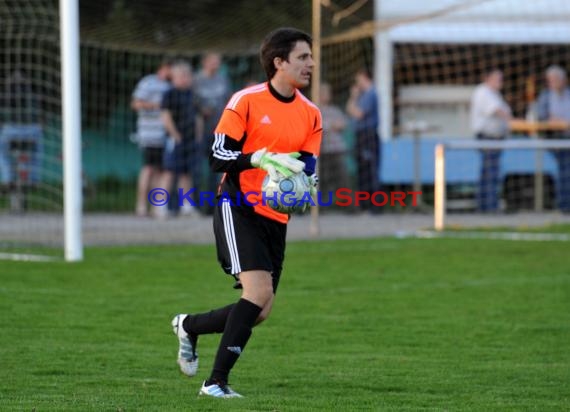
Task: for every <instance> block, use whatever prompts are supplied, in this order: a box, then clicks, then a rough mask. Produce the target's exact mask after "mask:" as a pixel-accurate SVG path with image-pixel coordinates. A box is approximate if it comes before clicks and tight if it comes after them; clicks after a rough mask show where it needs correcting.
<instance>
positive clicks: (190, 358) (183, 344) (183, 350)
mask: <svg viewBox="0 0 570 412" xmlns="http://www.w3.org/2000/svg"><path fill="white" fill-rule="evenodd" d="M186 316H188V315H185V314H180V315H176V316H175V317H174V319H172V330H173V331H174V334H175V335H176V336H177V337H178V343H179V347H178V360H177V362H178V365H179V366H180V370H181V371H182V373H183V374H184V375H187V376H195V375H196V372H198V353H196V351H195V347H194V345H195V342H194V345H193V343H192V341H191V339H190V336H188V334H187V333H186V331H185V330H184V328H183V327H182V322H183V321H184V319H185V318H186Z"/></svg>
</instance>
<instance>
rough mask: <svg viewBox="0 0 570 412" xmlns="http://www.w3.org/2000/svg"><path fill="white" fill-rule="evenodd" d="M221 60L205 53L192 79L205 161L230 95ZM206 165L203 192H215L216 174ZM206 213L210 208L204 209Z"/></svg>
mask: <svg viewBox="0 0 570 412" xmlns="http://www.w3.org/2000/svg"><path fill="white" fill-rule="evenodd" d="M221 63H222V58H221V56H220V54H219V53H213V52H212V53H207V54H206V55H204V57H203V58H202V69H201V70H200V72H199V73H198V74H197V75H196V77H195V79H194V86H193V88H194V92H195V93H196V97H197V100H198V102H199V106H200V114H201V117H202V119H203V131H202V133H201V134H202V135H201V136H198V140H199V141H200V145H201V151H202V153H203V154H204V157H203V158H204V163H206V162H205V159H207V158H208V155H209V153H210V148H211V145H212V143H213V136H214V129H215V128H216V125H217V123H218V120H219V119H220V116H221V115H222V112H223V111H224V108H225V106H226V103H227V102H228V99H229V97H230V94H231V88H230V82H229V79H228V77H227V76H226V75H225V74H223V73H221V72H220V66H221ZM206 166H207V165H206V164H202V165H201V167H202V169H203V170H204V171H205V173H206V176H205V179H204V181H205V187H204V190H208V191H215V189H216V186H217V184H218V181H217V180H218V174H216V173H213V172H212V171H211V170H210V168H209V167H206ZM205 210H206V211H207V212H211V210H212V208H210V207H205Z"/></svg>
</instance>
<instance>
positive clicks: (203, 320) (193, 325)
mask: <svg viewBox="0 0 570 412" xmlns="http://www.w3.org/2000/svg"><path fill="white" fill-rule="evenodd" d="M235 305H236V304H235V303H232V304H231V305H228V306H224V307H223V308H219V309H214V310H211V311H210V312H206V313H198V314H196V315H189V316H186V318H185V319H184V321H183V322H182V327H183V328H184V330H185V331H186V333H189V334H190V335H195V336H197V335H205V334H208V333H222V332H223V331H224V328H225V327H226V320H227V319H228V315H229V314H230V312H231V311H232V309H233V307H234V306H235Z"/></svg>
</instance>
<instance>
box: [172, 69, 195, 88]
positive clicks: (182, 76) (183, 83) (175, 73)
mask: <svg viewBox="0 0 570 412" xmlns="http://www.w3.org/2000/svg"><path fill="white" fill-rule="evenodd" d="M171 75H172V85H173V86H174V87H175V88H177V89H188V88H189V87H190V86H192V73H191V72H189V71H187V70H183V69H179V70H177V69H174V70H172V72H171Z"/></svg>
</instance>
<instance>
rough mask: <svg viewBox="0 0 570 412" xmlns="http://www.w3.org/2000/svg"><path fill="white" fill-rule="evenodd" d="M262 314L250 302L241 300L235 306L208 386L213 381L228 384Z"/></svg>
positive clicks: (227, 323)
mask: <svg viewBox="0 0 570 412" xmlns="http://www.w3.org/2000/svg"><path fill="white" fill-rule="evenodd" d="M260 313H261V308H260V307H259V306H257V305H256V304H254V303H252V302H250V301H249V300H245V299H240V300H239V301H238V302H237V303H236V304H235V306H234V308H233V309H232V311H231V312H230V314H229V316H228V320H227V322H226V328H225V329H224V334H223V335H222V339H221V340H220V346H219V347H218V353H217V354H216V360H215V361H214V368H213V370H212V375H210V379H209V380H208V382H207V383H206V384H207V385H211V384H212V382H213V381H216V382H218V383H222V384H225V383H227V381H228V375H229V374H230V370H231V369H232V368H233V366H234V364H235V363H236V361H237V360H238V358H239V355H240V354H241V352H242V351H243V349H244V348H245V345H246V344H247V341H248V340H249V337H250V336H251V329H252V328H253V326H254V325H255V321H256V320H257V317H258V316H259V314H260Z"/></svg>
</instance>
